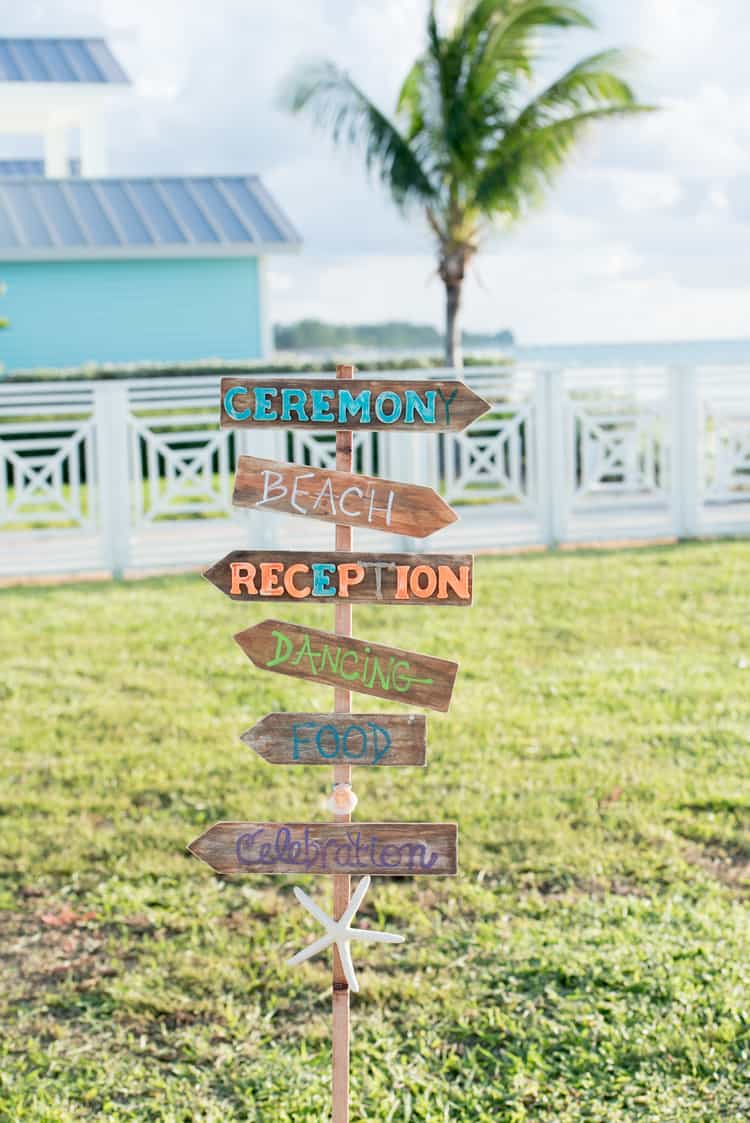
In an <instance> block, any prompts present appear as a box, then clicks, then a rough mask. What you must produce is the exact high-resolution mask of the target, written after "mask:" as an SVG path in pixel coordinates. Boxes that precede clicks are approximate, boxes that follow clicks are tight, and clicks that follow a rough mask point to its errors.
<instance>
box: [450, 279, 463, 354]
mask: <svg viewBox="0 0 750 1123" xmlns="http://www.w3.org/2000/svg"><path fill="white" fill-rule="evenodd" d="M462 286H463V278H461V280H451V281H446V282H445V365H446V366H447V367H453V368H454V369H455V370H462V369H463V365H464V357H463V352H462V350H461V318H460V315H459V313H460V311H461V288H462Z"/></svg>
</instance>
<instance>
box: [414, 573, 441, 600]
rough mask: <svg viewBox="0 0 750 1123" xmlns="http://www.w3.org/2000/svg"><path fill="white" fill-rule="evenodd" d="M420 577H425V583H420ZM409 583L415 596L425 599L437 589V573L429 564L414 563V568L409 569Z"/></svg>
mask: <svg viewBox="0 0 750 1123" xmlns="http://www.w3.org/2000/svg"><path fill="white" fill-rule="evenodd" d="M422 577H426V578H427V584H426V585H424V584H421V583H420V579H421V578H422ZM409 585H410V587H411V591H412V592H413V593H414V596H415V597H420V598H421V599H422V600H426V599H427V597H431V596H432V594H433V593H434V592H435V589H437V574H436V573H435V570H434V569H433V568H432V566H431V565H415V566H414V569H413V570H412V571H411V578H410V579H409Z"/></svg>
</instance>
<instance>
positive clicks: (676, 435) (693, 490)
mask: <svg viewBox="0 0 750 1123" xmlns="http://www.w3.org/2000/svg"><path fill="white" fill-rule="evenodd" d="M669 381H670V398H671V402H672V480H671V485H672V518H673V525H674V532H675V534H676V535H677V537H678V538H695V537H696V535H697V534H698V523H699V517H698V516H699V508H700V486H701V485H700V479H701V460H702V455H703V442H702V439H701V431H700V424H699V409H698V372H697V371H696V369H695V367H672V368H671V370H670V372H669Z"/></svg>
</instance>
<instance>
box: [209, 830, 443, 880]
mask: <svg viewBox="0 0 750 1123" xmlns="http://www.w3.org/2000/svg"><path fill="white" fill-rule="evenodd" d="M188 850H189V851H190V853H191V854H194V855H195V857H196V858H200V859H201V861H203V862H206V864H207V865H209V866H210V867H211V869H213V870H215V871H216V872H217V873H221V874H234V873H323V874H346V873H357V874H366V873H370V874H386V875H388V876H390V877H394V876H396V877H400V876H422V875H436V874H443V875H446V874H448V875H450V874H455V873H456V870H457V868H458V828H457V826H456V824H455V823H215V824H214V825H213V826H212V827H209V829H208V830H207V831H206V832H205V833H204V834H202V835H200V837H199V838H196V839H194V840H193V841H192V842H191V843H190V845H189V846H188Z"/></svg>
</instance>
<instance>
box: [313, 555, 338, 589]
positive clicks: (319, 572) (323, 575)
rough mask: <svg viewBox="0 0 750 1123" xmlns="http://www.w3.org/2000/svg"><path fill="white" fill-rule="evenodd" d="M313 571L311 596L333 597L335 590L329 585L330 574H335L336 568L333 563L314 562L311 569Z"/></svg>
mask: <svg viewBox="0 0 750 1123" xmlns="http://www.w3.org/2000/svg"><path fill="white" fill-rule="evenodd" d="M312 571H313V587H312V595H313V596H314V597H335V596H336V590H335V589H334V588H333V586H332V585H331V577H330V575H331V574H332V573H335V572H336V566H335V565H334V563H333V562H315V563H314V564H313V567H312Z"/></svg>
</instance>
